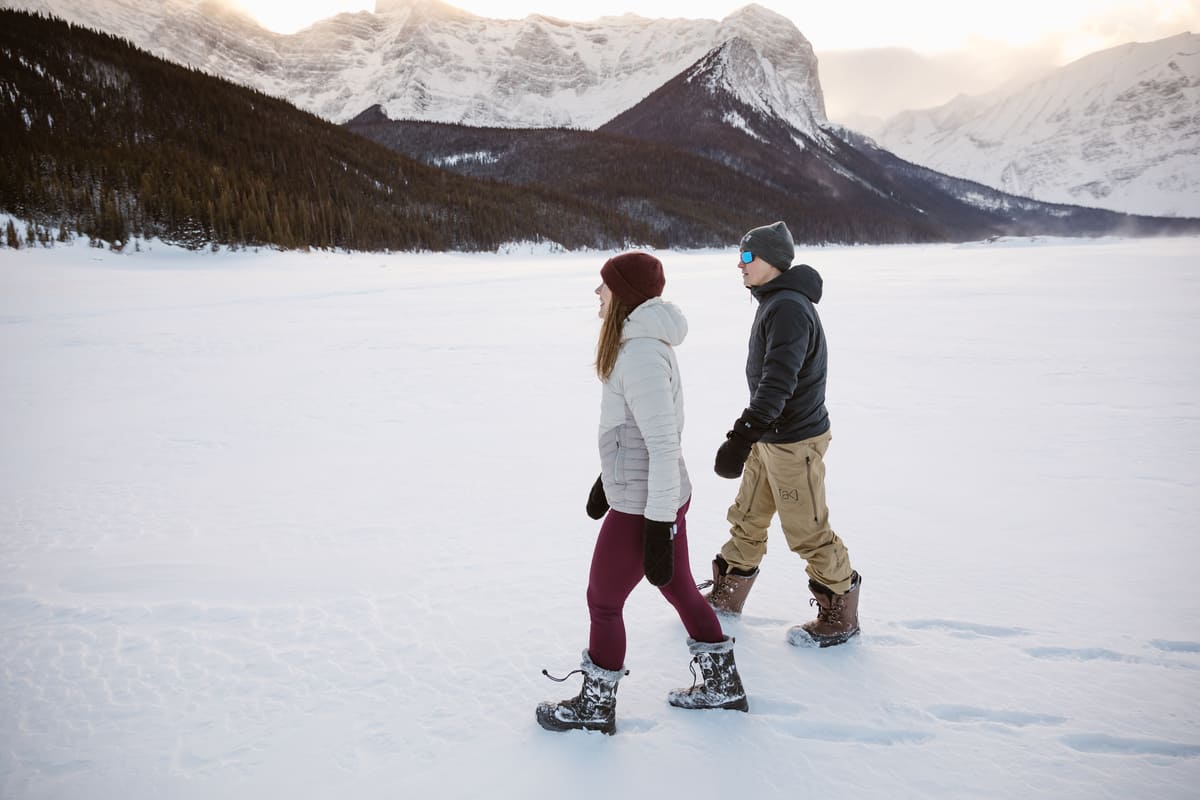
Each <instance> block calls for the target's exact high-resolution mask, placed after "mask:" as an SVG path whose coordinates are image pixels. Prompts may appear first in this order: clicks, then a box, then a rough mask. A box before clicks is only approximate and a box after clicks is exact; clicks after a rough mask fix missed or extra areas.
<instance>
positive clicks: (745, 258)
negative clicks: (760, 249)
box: [742, 250, 754, 264]
mask: <svg viewBox="0 0 1200 800" xmlns="http://www.w3.org/2000/svg"><path fill="white" fill-rule="evenodd" d="M753 260H754V253H751V252H750V251H749V250H743V251H742V263H743V264H749V263H750V262H751V261H753Z"/></svg>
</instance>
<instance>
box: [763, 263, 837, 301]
mask: <svg viewBox="0 0 1200 800" xmlns="http://www.w3.org/2000/svg"><path fill="white" fill-rule="evenodd" d="M823 287H824V281H823V280H821V273H819V272H817V271H816V270H815V269H813V268H812V267H810V266H809V265H808V264H793V265H792V266H791V267H790V268H789V269H788V270H787V271H785V272H784V273H783V274H782V275H780V276H779V277H778V278H775V279H774V280H772V281H768V282H767V283H764V284H763V285H762V286H753V287H751V288H750V292H751V293H752V294H753V295H754V297H755V299H757V300H760V301H761V300H762V299H763V297H765V296H766V295H768V294H771V293H772V292H777V291H779V290H780V289H791V290H792V291H796V292H800V293H801V294H803V295H804V296H805V297H807V298H808V299H809V300H811V301H813V302H814V303H819V302H821V292H822V290H823Z"/></svg>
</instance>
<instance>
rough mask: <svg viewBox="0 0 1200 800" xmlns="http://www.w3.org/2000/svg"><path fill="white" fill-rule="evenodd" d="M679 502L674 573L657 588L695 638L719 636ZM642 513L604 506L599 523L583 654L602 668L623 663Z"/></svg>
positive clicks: (711, 639)
mask: <svg viewBox="0 0 1200 800" xmlns="http://www.w3.org/2000/svg"><path fill="white" fill-rule="evenodd" d="M690 503H691V501H690V500H689V501H688V502H687V503H684V504H683V508H681V509H679V515H678V516H677V517H675V574H674V576H673V577H672V578H671V582H670V583H668V584H667V585H666V586H660V587H659V591H660V592H662V595H663V597H665V598H667V602H669V603H670V604H671V605H673V606H675V610H676V611H677V612H679V619H680V620H681V621H682V622H683V627H684V628H686V629H687V632H688V636H690V637H692V638H693V639H695V640H696V641H698V642H720V641H722V640H724V638H725V635H724V634H723V633H722V632H721V623H720V622H719V621H718V620H717V615H716V613H715V612H714V611H713V609H712V606H710V605H709V604H708V601H706V600H705V599H704V598H703V597H702V596H701V595H700V592H699V590H698V589H696V581H695V579H694V578H693V577H692V568H691V565H690V564H689V563H688V547H687V521H686V519H685V516H686V514H687V509H688V505H690ZM644 525H645V519H644V518H643V517H642V516H640V515H637V514H625V513H623V512H621V511H615V510H613V511H609V512H608V515H607V516H606V517H605V518H604V524H603V525H601V526H600V536H599V537H598V538H597V539H596V550H595V552H593V553H592V570H591V574H590V575H589V576H588V591H587V602H588V611H589V612H590V614H591V617H592V631H591V636H590V637H589V642H588V655H589V656H590V657H591V659H592V663H593V664H595V665H596V666H598V667H602V668H603V669H612V670H616V669H623V668H624V666H625V619H624V617H622V615H621V611H622V609H623V608H624V606H625V598H627V597H629V593H630V592H632V591H633V587H635V586H637V585H638V583H639V582H640V581H641V580H642V578H643V577H645V573H644V572H643V571H642V528H643V526H644Z"/></svg>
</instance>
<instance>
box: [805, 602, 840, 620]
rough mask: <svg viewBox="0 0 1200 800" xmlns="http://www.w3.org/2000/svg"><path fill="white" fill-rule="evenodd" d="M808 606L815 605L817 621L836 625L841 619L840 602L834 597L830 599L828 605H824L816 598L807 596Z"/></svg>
mask: <svg viewBox="0 0 1200 800" xmlns="http://www.w3.org/2000/svg"><path fill="white" fill-rule="evenodd" d="M808 604H809V605H810V606H816V607H817V621H818V622H828V623H829V624H831V625H838V624H840V623H841V621H842V604H841V603H839V602H837V600H836V599H834V600H831V601H830V603H829V605H824V604H822V603H820V602H818V601H817V598H815V597H810V598H808Z"/></svg>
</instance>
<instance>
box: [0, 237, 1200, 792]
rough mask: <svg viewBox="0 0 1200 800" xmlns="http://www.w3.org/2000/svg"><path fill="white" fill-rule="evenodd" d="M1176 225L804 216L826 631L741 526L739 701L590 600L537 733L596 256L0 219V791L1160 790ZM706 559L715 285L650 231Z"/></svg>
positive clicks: (775, 548)
mask: <svg viewBox="0 0 1200 800" xmlns="http://www.w3.org/2000/svg"><path fill="white" fill-rule="evenodd" d="M1197 244H1198V241H1197V240H1196V239H1166V240H1155V241H1150V240H1098V241H1065V240H1036V241H1001V242H997V243H993V244H990V245H965V246H935V247H887V248H828V249H813V250H803V251H801V254H800V259H801V260H804V261H807V262H808V263H811V264H812V265H813V266H815V267H816V268H817V269H818V270H820V271H821V272H822V274H823V275H824V277H825V284H826V296H825V299H824V300H823V301H822V303H821V304H820V305H819V306H818V309H819V311H820V313H821V315H822V318H823V320H824V322H825V325H826V330H827V334H828V336H829V341H830V359H831V375H830V386H829V407H830V413H831V416H832V419H833V434H834V440H833V444H832V447H831V449H830V451H829V456H828V462H827V463H828V469H829V477H828V481H829V482H828V494H829V502H830V507H831V510H832V519H833V523H834V526H835V528H836V529H837V530H838V532H839V533H840V534H841V535H842V537H843V538H844V539H845V540H846V542H847V544H848V546H849V548H850V552H851V557H852V558H853V560H854V563H855V566H856V568H857V569H859V570H860V572H862V574H863V576H864V584H863V599H862V625H863V629H864V633H863V635H862V636H861V637H860V639H859V640H858V641H857V642H855V643H852V644H850V645H847V646H843V647H839V648H832V649H829V650H824V651H815V650H797V649H795V648H791V647H789V646H788V645H787V644H786V643H785V641H784V635H785V633H786V630H787V628H788V627H789V626H790V625H793V624H795V623H797V622H800V621H803V620H805V619H807V618H809V614H810V610H809V608H808V605H807V593H806V591H805V589H804V574H803V564H802V562H801V561H800V559H799V558H797V557H796V556H794V555H792V554H790V553H788V552H787V550H786V547H785V545H784V544H783V540H782V536H781V534H780V533H779V532H778V530H777V529H776V530H775V531H774V532H773V534H772V546H771V552H770V553H769V554H768V556H767V559H766V561H765V562H764V564H763V572H762V575H761V577H760V579H759V581H758V583H757V584H756V586H755V589H754V591H753V593H752V595H751V598H750V601H749V603H748V605H747V610H746V614H745V615H744V616H743V617H742V618H741V619H740V620H736V621H727V622H726V623H725V628H726V631H727V632H728V633H730V634H732V635H734V636H736V637H737V642H738V644H737V658H738V663H739V666H740V668H741V672H742V675H743V679H744V681H745V683H746V687H747V690H748V692H749V695H750V703H751V713H749V714H745V715H743V714H737V713H733V712H687V711H682V710H679V709H673V708H670V707H669V706H668V705H667V704H666V701H665V695H666V692H667V691H668V690H669V689H672V688H675V687H678V686H686V685H688V684H689V683H690V681H691V675H690V674H689V672H688V669H687V662H688V655H687V651H686V647H685V645H684V636H685V634H684V632H683V630H682V627H681V626H680V624H679V622H678V620H677V618H676V617H675V616H674V613H673V611H672V610H671V609H670V607H669V606H667V604H666V603H665V602H664V601H662V599H661V598H660V597H659V596H658V593H657V592H656V591H654V590H653V589H652V588H651V587H649V586H648V585H645V584H643V585H642V586H640V587H639V588H638V589H637V590H636V591H635V592H634V594H633V596H632V597H631V598H630V602H629V604H628V606H627V613H626V621H627V625H628V633H629V651H628V661H627V667H628V668H629V669H630V671H631V672H630V674H629V676H628V677H627V678H626V679H625V680H624V681H623V682H622V684H621V687H620V691H619V694H618V734H617V736H615V737H612V738H611V739H610V738H608V737H603V736H600V735H586V734H550V733H547V732H545V731H542V730H541V729H540V728H538V727H537V725H536V723H535V722H534V719H533V708H534V706H535V705H536V704H537V702H538V701H540V700H543V699H548V698H558V697H567V696H570V695H571V694H573V693H574V692H575V691H576V690H577V687H578V683H577V680H578V678H572V680H571V681H570V682H569V683H567V684H562V685H559V684H554V683H551V682H549V681H547V680H546V679H545V678H543V677H542V676H541V674H540V671H541V669H542V668H543V667H546V668H548V669H550V671H551V672H552V673H555V674H560V675H561V674H564V673H565V672H567V671H568V670H570V669H573V668H574V667H575V666H576V665H577V663H578V659H579V652H580V650H581V649H582V648H583V647H584V646H585V645H586V641H587V609H586V604H585V600H584V590H585V588H586V575H587V567H588V561H589V559H590V555H591V546H592V543H593V541H594V536H595V530H596V528H597V523H593V522H592V521H591V520H588V519H587V518H586V516H585V515H584V513H583V504H584V500H585V498H586V494H587V491H588V488H589V487H590V486H591V483H592V481H593V480H594V478H595V475H596V472H597V471H598V458H597V456H596V452H595V441H594V439H595V425H596V422H597V414H598V408H599V388H598V386H597V384H596V382H595V378H594V375H593V374H592V372H591V371H590V363H591V359H592V355H593V348H594V342H595V336H596V333H597V330H598V320H596V318H595V311H596V298H595V297H594V295H593V294H592V290H593V288H594V287H595V286H596V284H597V283H598V270H599V266H600V264H601V263H602V262H603V259H604V258H605V257H606V256H607V254H583V255H580V254H570V255H561V254H560V255H550V254H519V253H518V254H510V255H505V256H479V255H474V256H473V255H445V254H403V255H391V256H388V255H376V254H355V255H347V254H308V255H304V254H280V253H268V252H263V253H258V254H254V253H245V252H243V253H236V254H220V255H215V256H214V255H212V254H188V253H181V252H179V251H174V250H170V249H168V248H164V247H162V246H155V247H154V248H153V249H151V250H149V251H148V252H143V253H140V254H133V255H116V254H112V253H109V252H106V251H97V250H93V249H89V248H86V247H83V246H76V247H68V248H64V247H58V248H54V249H51V250H41V249H35V250H28V251H20V252H13V251H8V250H5V251H0V441H3V442H4V446H3V450H2V451H0V452H2V453H3V457H2V458H0V534H2V535H0V797H4V798H9V797H12V798H22V799H24V798H81V797H82V798H109V797H112V798H118V797H119V798H142V797H145V798H159V797H167V796H169V797H173V798H211V797H214V796H225V797H247V798H251V797H254V798H257V797H263V796H284V795H290V796H292V797H313V798H318V797H320V798H324V797H331V796H346V797H355V798H373V797H380V798H383V797H395V796H401V795H411V796H417V797H422V796H437V797H464V798H465V797H479V796H485V795H486V796H494V797H513V798H543V797H544V798H551V797H555V798H557V797H562V796H563V795H564V794H568V793H569V794H570V795H571V796H572V797H597V798H599V797H610V796H614V795H617V794H621V795H625V796H630V797H659V796H663V795H665V794H666V793H671V794H676V793H687V794H693V795H696V796H699V797H717V796H721V795H726V794H727V793H729V792H742V793H750V794H752V795H754V796H756V797H766V798H770V797H783V796H789V797H790V796H795V795H797V794H798V793H799V794H812V795H814V796H824V795H827V794H834V793H836V794H843V793H853V794H854V795H856V796H860V797H888V798H895V797H912V798H927V797H945V798H962V797H980V798H1011V797H1013V796H1018V795H1024V796H1031V797H1047V798H1051V797H1052V798H1088V799H1089V800H1090V799H1091V798H1127V797H1134V796H1155V797H1159V798H1184V797H1191V796H1194V787H1195V786H1196V785H1198V784H1200V724H1198V722H1197V718H1196V713H1195V711H1196V709H1197V708H1200V703H1198V701H1200V683H1198V682H1197V669H1198V668H1200V592H1198V591H1197V590H1196V588H1195V582H1194V580H1193V579H1192V574H1191V573H1192V572H1193V570H1194V564H1195V562H1196V556H1197V554H1198V553H1200V545H1198V544H1197V539H1196V537H1195V533H1194V528H1195V520H1196V519H1197V517H1198V516H1200V492H1198V491H1197V488H1198V485H1200V476H1198V475H1197V472H1198V469H1197V467H1198V465H1200V413H1198V408H1197V404H1198V401H1197V397H1200V393H1198V392H1197V388H1198V386H1197V384H1198V383H1200V376H1198V374H1197V365H1198V364H1200V275H1198V274H1197V273H1196V271H1195V268H1194V264H1195V262H1196V253H1197ZM660 256H661V257H662V258H663V261H664V264H665V266H666V271H667V292H666V296H667V298H668V299H670V300H673V301H674V302H676V303H678V304H679V305H680V306H681V308H682V309H683V310H684V312H685V313H686V314H687V316H688V318H689V321H690V324H691V333H690V335H689V338H688V340H687V341H686V342H685V343H684V344H683V345H682V346H681V347H680V348H679V351H678V353H679V358H680V363H681V368H682V370H683V376H684V382H685V392H686V404H687V415H688V421H687V427H686V430H685V437H684V452H685V456H686V457H687V459H688V463H689V468H690V470H691V473H692V478H693V482H694V484H695V492H694V498H693V503H692V509H691V512H690V514H689V536H688V538H689V540H690V541H689V545H690V554H691V563H692V565H693V570H694V572H695V574H696V577H697V579H701V578H704V577H706V575H707V573H708V571H709V566H708V564H709V560H710V558H711V555H712V553H713V552H715V550H716V549H717V548H718V547H719V546H720V544H721V542H722V541H723V540H724V537H725V531H726V528H727V525H726V523H725V522H724V514H725V509H726V507H727V506H728V504H729V503H730V502H731V501H732V498H733V495H734V493H735V491H736V483H735V482H731V481H724V480H722V479H720V478H717V477H716V476H715V475H713V474H712V472H711V462H712V455H713V453H714V451H715V448H716V446H717V445H718V444H719V443H720V441H721V440H722V438H723V436H724V432H725V430H727V429H728V426H729V424H730V423H731V422H732V421H733V419H735V418H736V416H737V415H738V413H740V411H741V409H742V407H743V406H744V405H745V401H746V389H745V384H744V379H743V378H742V369H743V360H744V356H745V345H746V336H747V333H748V330H749V324H750V319H751V318H752V315H753V311H754V306H753V303H752V302H751V301H750V299H749V298H748V296H747V295H746V293H745V290H743V289H742V288H741V287H740V282H739V281H738V279H737V273H736V271H735V267H734V258H733V255H732V251H730V252H720V253H686V254H680V253H662V254H660Z"/></svg>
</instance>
